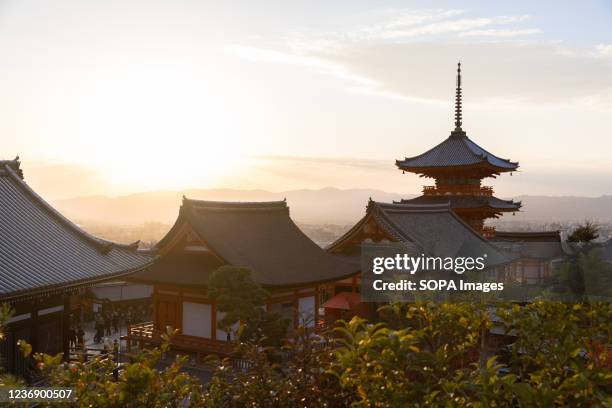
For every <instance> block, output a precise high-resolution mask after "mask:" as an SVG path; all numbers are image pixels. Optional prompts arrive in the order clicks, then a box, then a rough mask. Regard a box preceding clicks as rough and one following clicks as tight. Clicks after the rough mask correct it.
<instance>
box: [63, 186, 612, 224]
mask: <svg viewBox="0 0 612 408" xmlns="http://www.w3.org/2000/svg"><path fill="white" fill-rule="evenodd" d="M182 196H186V197H188V198H193V199H206V200H222V201H223V200H227V201H268V200H283V199H287V202H288V204H289V207H290V209H291V215H292V217H293V218H294V219H295V220H296V221H298V222H301V223H311V224H336V225H344V224H351V223H354V222H355V221H356V220H358V219H359V218H360V217H361V216H363V214H364V211H365V207H366V205H367V202H368V199H369V198H372V199H374V200H376V201H383V202H391V201H393V200H399V199H401V198H411V197H414V196H415V195H414V194H412V195H411V194H399V193H388V192H384V191H380V190H376V189H347V190H342V189H337V188H332V187H328V188H323V189H320V190H290V191H283V192H278V193H275V192H270V191H265V190H234V189H193V190H185V191H165V190H164V191H151V192H143V193H137V194H130V195H125V196H118V197H107V196H85V197H75V198H70V199H62V200H56V201H53V202H52V203H53V205H54V206H55V207H56V208H57V209H58V210H59V211H60V212H62V213H63V214H64V215H66V216H67V217H69V218H70V219H72V220H75V221H77V222H79V221H94V222H103V223H108V224H117V225H125V224H132V225H134V224H142V223H145V222H150V221H154V222H162V223H171V222H173V221H174V219H175V218H176V216H177V214H178V210H179V206H180V204H181V199H182ZM514 199H515V200H518V201H522V203H523V208H522V210H521V211H520V212H518V213H516V215H515V216H514V217H512V216H511V215H506V216H505V217H503V219H504V220H508V221H510V220H512V221H540V222H557V221H559V222H566V221H583V220H585V219H589V220H593V221H603V222H609V221H611V220H612V196H609V195H604V196H600V197H572V196H566V197H549V196H532V195H525V196H519V197H514Z"/></svg>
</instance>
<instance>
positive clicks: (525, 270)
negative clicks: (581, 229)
mask: <svg viewBox="0 0 612 408" xmlns="http://www.w3.org/2000/svg"><path fill="white" fill-rule="evenodd" d="M490 240H491V242H493V243H494V244H495V245H496V246H498V247H499V248H501V249H503V250H505V251H506V252H508V253H511V254H513V255H514V256H515V257H516V259H515V261H514V262H512V263H511V264H509V265H508V266H507V267H506V269H505V272H504V276H503V280H504V281H506V282H517V283H524V284H532V285H545V284H547V283H549V282H550V280H551V278H552V277H553V272H554V268H555V267H558V266H560V262H562V261H563V260H564V259H565V258H566V256H567V255H568V253H569V252H570V251H569V250H568V248H566V247H565V246H564V242H563V240H562V239H561V234H560V232H559V231H529V232H514V231H496V232H495V235H494V236H493V237H491V238H490Z"/></svg>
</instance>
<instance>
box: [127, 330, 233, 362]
mask: <svg viewBox="0 0 612 408" xmlns="http://www.w3.org/2000/svg"><path fill="white" fill-rule="evenodd" d="M161 335H162V333H161V332H160V331H158V330H155V328H154V326H153V323H151V322H148V323H140V324H134V325H130V326H129V327H128V333H127V336H125V340H127V341H128V342H130V341H135V342H138V343H139V344H141V345H145V344H151V345H159V344H161V343H162V338H161ZM170 346H171V347H173V348H176V349H181V350H185V351H190V352H195V353H216V354H222V355H229V354H231V352H232V351H233V350H234V346H235V345H234V343H231V342H227V341H221V340H213V339H205V338H202V337H194V336H186V335H183V334H180V333H177V334H175V335H174V336H172V338H171V339H170Z"/></svg>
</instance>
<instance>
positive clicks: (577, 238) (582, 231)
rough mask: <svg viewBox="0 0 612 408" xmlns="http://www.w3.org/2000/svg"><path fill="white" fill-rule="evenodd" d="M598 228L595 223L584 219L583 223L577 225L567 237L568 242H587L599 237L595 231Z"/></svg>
mask: <svg viewBox="0 0 612 408" xmlns="http://www.w3.org/2000/svg"><path fill="white" fill-rule="evenodd" d="M597 231H598V229H597V226H596V225H595V224H593V223H592V222H590V221H586V222H585V223H584V224H582V225H580V226H578V227H577V228H576V229H575V230H574V231H573V232H572V233H571V234H570V235H569V236H568V237H567V241H568V242H573V243H589V242H591V241H594V240H596V239H597V238H598V237H599V234H598V233H597Z"/></svg>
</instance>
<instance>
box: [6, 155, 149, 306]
mask: <svg viewBox="0 0 612 408" xmlns="http://www.w3.org/2000/svg"><path fill="white" fill-rule="evenodd" d="M137 246H138V243H137V242H136V243H134V244H132V245H121V244H116V243H113V242H110V241H105V240H102V239H99V238H96V237H94V236H92V235H90V234H88V233H87V232H85V231H83V230H82V229H81V228H79V227H78V226H77V225H75V224H74V223H72V222H71V221H70V220H68V219H67V218H65V217H64V216H62V215H61V214H60V213H59V212H57V211H56V210H55V209H54V208H53V207H51V206H50V205H49V204H48V203H47V202H46V201H44V200H43V199H42V198H41V197H40V196H39V195H38V194H36V193H35V192H34V191H33V190H32V189H31V188H30V187H29V186H28V185H27V184H26V183H25V181H24V180H23V173H22V171H21V168H20V163H19V161H17V159H15V160H4V161H0V299H2V300H3V301H7V300H13V299H17V298H21V297H24V296H35V295H37V294H41V293H48V292H52V291H62V290H65V289H69V288H71V287H78V286H81V285H88V284H92V283H95V282H98V281H101V280H107V279H110V278H114V277H119V276H124V275H126V274H129V273H132V272H134V271H137V270H140V269H142V268H145V267H146V266H148V265H149V264H150V262H151V260H152V258H151V257H150V256H147V255H144V254H142V253H140V252H138V251H137Z"/></svg>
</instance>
